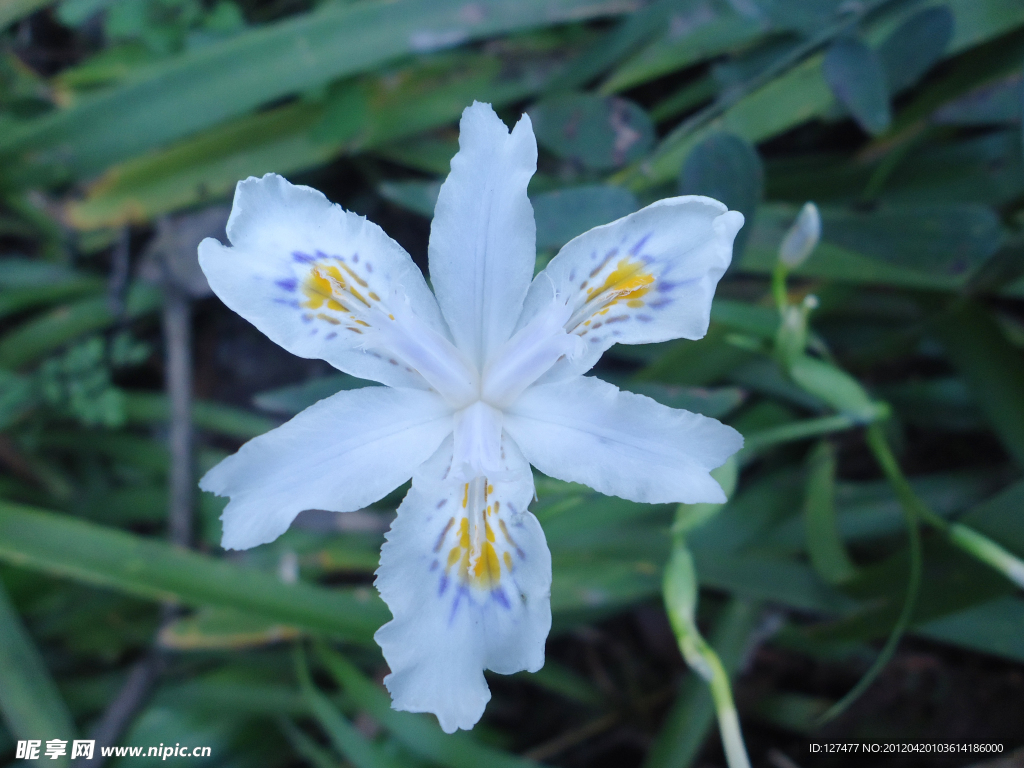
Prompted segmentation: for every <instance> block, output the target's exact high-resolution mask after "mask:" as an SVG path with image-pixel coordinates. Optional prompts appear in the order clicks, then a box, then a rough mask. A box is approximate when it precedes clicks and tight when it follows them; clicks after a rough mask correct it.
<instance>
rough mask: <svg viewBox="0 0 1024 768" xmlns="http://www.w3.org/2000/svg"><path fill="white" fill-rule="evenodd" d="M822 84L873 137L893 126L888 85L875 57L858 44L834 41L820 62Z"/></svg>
mask: <svg viewBox="0 0 1024 768" xmlns="http://www.w3.org/2000/svg"><path fill="white" fill-rule="evenodd" d="M821 66H822V72H823V74H824V76H825V82H827V83H828V87H829V88H831V89H832V93H833V94H834V95H835V97H836V99H838V100H839V102H840V103H841V104H842V105H843V106H844V107H846V108H847V109H848V110H850V114H851V115H852V116H853V119H854V120H856V121H857V124H858V125H860V127H861V128H863V129H864V130H865V131H867V132H868V133H870V134H871V135H872V136H874V135H877V134H879V133H882V132H883V131H885V130H886V129H887V128H888V127H889V123H891V122H892V112H891V110H890V109H889V84H888V82H887V80H886V77H885V70H884V69H883V68H882V62H881V61H880V60H879V57H878V55H877V54H876V53H875V52H874V51H873V50H871V49H870V48H868V47H867V46H866V45H865V44H864V43H862V42H861V41H860V40H855V39H853V38H842V39H840V40H836V42H834V43H833V44H832V47H831V48H829V49H828V52H827V53H826V54H825V60H824V61H823V62H822V65H821Z"/></svg>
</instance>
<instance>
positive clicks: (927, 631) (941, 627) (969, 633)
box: [914, 595, 1024, 663]
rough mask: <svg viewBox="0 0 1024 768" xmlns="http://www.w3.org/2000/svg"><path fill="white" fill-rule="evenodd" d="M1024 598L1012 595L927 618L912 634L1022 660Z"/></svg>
mask: <svg viewBox="0 0 1024 768" xmlns="http://www.w3.org/2000/svg"><path fill="white" fill-rule="evenodd" d="M1022 621H1024V600H1021V599H1020V598H1019V597H1015V596H1012V595H1006V596H1004V597H998V598H996V599H995V600H991V601H988V602H984V603H981V604H979V605H974V606H971V607H970V608H967V609H965V610H963V611H960V612H958V613H954V614H949V615H946V616H942V617H941V618H938V619H933V620H931V621H928V622H926V623H924V624H921V625H920V626H918V627H916V628H915V629H914V634H915V635H923V636H924V637H927V638H930V639H932V640H938V641H939V642H943V643H951V644H953V645H958V646H960V647H961V648H968V649H970V650H974V651H980V652H981V653H990V654H994V655H996V656H1002V657H1004V658H1007V659H1013V660H1014V661H1016V662H1018V663H1020V662H1024V633H1022V632H1021V631H1020V627H1021V622H1022Z"/></svg>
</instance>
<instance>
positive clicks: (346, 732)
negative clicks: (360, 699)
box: [295, 646, 399, 768]
mask: <svg viewBox="0 0 1024 768" xmlns="http://www.w3.org/2000/svg"><path fill="white" fill-rule="evenodd" d="M295 670H296V674H297V675H298V678H299V688H301V690H302V698H303V699H305V701H306V705H307V706H308V707H309V710H310V712H312V713H313V717H315V718H316V721H317V722H318V723H319V724H320V727H321V728H323V730H324V732H325V733H326V734H327V737H328V738H329V739H330V740H331V744H332V745H334V748H335V749H336V750H338V752H340V753H341V754H343V755H344V756H345V758H346V759H347V760H348V761H349V762H351V763H352V765H354V766H355V768H399V763H398V762H397V761H396V760H395V758H393V757H391V756H390V755H388V754H386V753H385V752H384V751H383V750H381V748H380V747H379V746H378V745H377V744H374V743H373V742H372V741H370V740H369V739H367V738H366V737H365V736H363V734H362V733H360V732H359V731H358V730H357V729H356V727H355V726H354V725H352V723H350V722H349V721H348V720H347V719H346V718H345V716H344V715H343V714H341V712H339V711H338V710H337V709H336V708H335V707H334V705H333V704H331V701H330V699H328V698H327V697H326V696H324V695H323V694H322V693H320V691H318V690H317V689H316V687H315V686H314V685H313V680H312V678H311V677H310V674H309V665H308V664H307V662H306V654H305V653H304V652H303V650H302V647H301V646H296V647H295Z"/></svg>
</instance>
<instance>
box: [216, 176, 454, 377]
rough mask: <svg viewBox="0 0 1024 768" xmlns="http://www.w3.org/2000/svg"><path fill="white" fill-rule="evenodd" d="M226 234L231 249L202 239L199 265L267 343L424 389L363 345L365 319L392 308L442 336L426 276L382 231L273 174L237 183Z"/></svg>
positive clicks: (387, 356) (408, 372)
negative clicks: (403, 311) (268, 339)
mask: <svg viewBox="0 0 1024 768" xmlns="http://www.w3.org/2000/svg"><path fill="white" fill-rule="evenodd" d="M227 234H228V239H229V240H230V241H231V246H230V247H228V246H224V245H222V244H221V243H219V242H217V241H216V240H214V239H212V238H207V239H206V240H204V241H203V242H202V243H201V244H200V246H199V263H200V265H201V266H202V268H203V272H204V273H205V274H206V277H207V279H208V280H209V282H210V287H211V288H212V289H213V291H214V293H216V294H217V295H218V296H219V297H220V298H221V300H222V301H223V302H224V303H225V304H227V305H228V306H229V307H230V308H231V309H233V310H234V311H235V312H237V313H238V314H240V315H241V316H242V317H244V318H245V319H246V320H248V321H249V322H250V323H252V324H253V325H255V326H256V327H257V328H259V329H260V330H261V331H263V333H265V334H266V335H267V336H269V337H270V339H271V340H272V341H274V342H276V343H277V344H280V345H281V346H282V347H284V348H285V349H287V350H288V351H289V352H291V353H293V354H296V355H298V356H299V357H310V358H321V359H323V360H326V361H327V362H329V363H330V364H331V365H333V366H334V367H335V368H338V369H340V370H342V371H345V372H346V373H350V374H352V375H353V376H359V377H360V378H364V379H373V380H375V381H379V382H381V383H383V384H388V385H391V386H406V387H419V388H426V387H427V386H428V385H427V383H426V382H425V381H424V380H423V378H421V377H420V376H419V375H418V374H417V373H415V371H414V370H413V366H411V365H410V364H409V362H408V361H407V360H404V359H402V358H400V357H397V356H395V355H393V354H391V353H390V351H389V350H387V349H383V348H381V347H380V346H379V345H377V346H374V345H372V344H369V343H368V342H369V341H370V337H369V335H368V320H367V318H368V317H369V316H370V315H373V316H375V317H378V318H386V317H387V316H389V315H395V314H397V312H396V309H397V310H405V311H406V313H409V312H411V313H413V314H414V315H415V316H416V317H417V318H418V319H419V320H420V321H421V322H422V323H423V324H425V325H426V326H428V327H429V328H430V329H431V330H433V332H434V333H436V334H439V335H441V336H443V337H446V338H447V337H448V329H447V326H446V325H445V323H444V320H443V319H442V318H441V313H440V311H439V310H438V307H437V302H436V301H435V300H434V297H433V295H432V294H431V293H430V289H429V288H428V287H427V284H426V281H425V280H424V279H423V274H422V273H421V272H420V270H419V268H418V267H417V266H416V265H415V264H414V263H413V261H412V259H411V258H410V257H409V254H407V253H406V252H405V251H404V250H403V249H402V247H401V246H400V245H398V243H396V242H395V241H394V240H392V239H391V238H390V237H388V236H387V235H386V234H384V231H383V230H382V229H381V228H380V227H378V226H377V225H376V224H374V223H372V222H369V221H367V220H366V219H364V218H363V217H362V216H357V215H356V214H354V213H350V212H349V211H346V210H344V209H343V208H342V207H341V206H339V205H335V204H333V203H331V202H330V201H329V200H328V199H327V198H326V197H324V196H323V194H321V193H320V192H318V191H316V190H315V189H310V188H309V187H302V186H295V185H293V184H290V183H289V182H288V181H287V180H285V179H284V178H282V177H280V176H278V175H276V174H272V173H271V174H267V175H266V176H264V177H263V178H260V179H257V178H255V177H250V178H248V179H246V180H245V181H240V182H239V183H238V186H237V188H236V189H235V200H234V204H233V206H232V208H231V218H230V219H228V225H227ZM371 319H372V318H371Z"/></svg>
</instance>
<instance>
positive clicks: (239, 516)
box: [199, 103, 743, 733]
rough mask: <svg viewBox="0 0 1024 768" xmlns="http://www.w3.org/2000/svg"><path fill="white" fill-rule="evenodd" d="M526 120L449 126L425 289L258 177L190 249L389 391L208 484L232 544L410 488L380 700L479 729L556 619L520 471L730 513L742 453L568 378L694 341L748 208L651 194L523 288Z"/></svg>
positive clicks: (298, 340) (533, 659) (390, 540)
mask: <svg viewBox="0 0 1024 768" xmlns="http://www.w3.org/2000/svg"><path fill="white" fill-rule="evenodd" d="M536 166H537V144H536V141H535V139H534V136H533V129H532V126H531V124H530V119H529V117H526V116H524V117H523V118H522V119H521V120H520V121H519V123H518V124H517V125H516V127H515V129H514V130H513V131H512V132H511V133H509V131H508V129H507V128H506V127H505V125H504V124H503V123H502V122H501V120H500V119H499V118H498V116H497V115H496V114H495V113H494V111H493V110H492V109H491V107H490V106H489V105H487V104H480V103H475V104H473V106H471V107H469V108H468V109H466V111H465V112H464V113H463V116H462V122H461V135H460V137H459V152H458V154H457V155H455V157H454V158H453V159H452V164H451V167H452V170H451V173H450V174H449V176H448V179H447V181H445V183H444V186H442V187H441V192H440V196H439V197H438V201H437V208H436V210H435V215H434V221H433V225H432V227H431V231H430V247H429V260H430V276H431V278H432V280H433V287H434V292H433V293H431V291H430V289H429V288H428V287H427V283H426V281H425V280H424V279H423V275H422V274H421V272H420V270H419V269H418V268H417V267H416V265H415V264H413V261H412V259H411V258H410V257H409V255H408V254H407V253H406V252H405V251H404V250H403V249H402V248H401V247H400V246H399V245H398V244H397V243H395V241H394V240H392V239H390V238H389V237H388V236H387V235H386V234H384V232H383V231H382V230H381V228H380V227H378V226H377V225H375V224H372V223H371V222H369V221H367V220H366V219H364V218H362V217H361V216H357V215H356V214H354V213H350V212H348V211H345V210H344V209H342V208H341V207H340V206H337V205H333V204H331V203H330V202H329V201H328V200H327V199H326V198H325V197H324V196H323V195H322V194H321V193H319V192H317V191H316V190H314V189H310V188H309V187H297V186H293V185H291V184H289V183H288V182H287V181H286V180H285V179H283V178H281V177H280V176H277V175H274V174H268V175H266V176H264V177H263V178H262V179H257V178H249V179H246V180H245V181H242V182H240V183H239V184H238V188H237V190H236V192H235V200H234V207H233V208H232V210H231V218H230V219H229V220H228V225H227V234H228V238H229V240H230V241H231V246H230V247H227V246H224V245H221V244H220V243H219V242H217V241H216V240H213V239H207V240H204V241H203V243H202V244H201V245H200V246H199V259H200V263H201V264H202V267H203V271H204V272H205V273H206V276H207V278H208V279H209V282H210V285H211V287H212V288H213V290H214V291H215V292H216V293H217V295H218V296H219V297H220V298H221V299H222V300H223V301H224V303H225V304H227V305H228V306H229V307H230V308H231V309H233V310H234V311H236V312H238V313H239V314H240V315H242V316H243V317H244V318H246V319H247V320H249V321H250V322H251V323H253V324H254V325H255V326H256V327H257V328H259V329H260V330H261V331H263V332H264V333H265V334H267V336H269V337H270V338H271V339H273V340H274V341H275V342H277V343H278V344H280V345H281V346H283V347H284V348H285V349H287V350H289V351H290V352H292V353H293V354H296V355H299V356H300V357H308V358H321V359H323V360H326V361H327V362H329V363H331V364H332V365H333V366H335V367H336V368H338V369H340V370H342V371H345V372H346V373H350V374H352V375H354V376H358V377H361V378H364V379H373V380H375V381H377V382H380V383H381V384H384V385H385V386H383V387H366V388H364V389H356V390H350V391H343V392H339V393H338V394H336V395H334V396H332V397H329V398H327V399H325V400H322V401H320V402H319V403H317V404H316V405H313V406H311V407H310V408H307V409H306V410H305V411H304V412H302V413H301V414H299V415H298V416H296V417H295V418H294V419H292V420H291V421H289V422H288V423H287V424H285V425H283V426H281V427H279V428H277V429H275V430H273V431H271V432H268V433H267V434H265V435H262V436H261V437H257V438H256V439H254V440H251V441H249V442H248V443H246V444H245V445H244V446H242V448H241V450H239V451H238V453H236V454H235V455H233V456H230V457H228V458H227V459H225V460H224V461H222V462H221V463H220V464H218V465H217V466H216V467H214V468H213V469H212V470H210V472H209V473H208V474H207V475H206V476H205V477H204V478H203V480H202V482H201V487H202V488H203V489H204V490H207V491H212V492H213V493H216V494H218V495H221V496H230V497H231V501H230V503H228V505H227V507H226V508H225V510H224V515H223V518H222V519H223V521H224V540H223V544H224V547H225V548H228V549H246V548H248V547H254V546H256V545H258V544H263V543H266V542H269V541H273V540H274V539H276V538H277V537H278V536H280V535H281V534H282V533H284V531H285V530H286V529H287V528H288V526H289V525H290V524H291V522H292V520H293V519H294V518H295V516H296V515H297V514H298V513H299V512H300V511H302V510H304V509H326V510H335V511H338V512H347V511H350V510H355V509H359V508H361V507H364V506H366V505H367V504H370V503H372V502H374V501H377V500H378V499H380V498H381V497H383V496H385V495H386V494H387V493H389V492H390V491H392V490H393V489H394V488H396V487H397V486H399V485H401V484H402V483H404V482H405V481H406V480H408V479H409V478H410V477H412V490H411V491H410V492H409V494H408V495H407V496H406V497H405V500H404V501H403V502H402V505H401V507H399V509H398V517H397V518H396V519H395V521H394V524H393V525H392V526H391V530H390V531H389V533H388V535H387V543H385V544H384V548H383V550H382V551H381V561H380V568H379V569H378V571H377V581H376V586H377V588H378V589H379V590H380V594H381V597H383V599H384V601H385V602H386V603H387V605H388V607H389V608H390V609H391V613H392V615H393V616H394V618H393V620H392V621H390V622H389V623H388V624H386V625H385V626H383V627H381V629H380V630H379V631H378V632H377V634H376V640H377V642H378V643H379V644H380V646H381V648H382V649H383V651H384V657H385V659H387V662H388V664H389V665H390V667H391V674H390V675H389V676H388V677H387V678H385V681H384V682H385V684H386V685H387V687H388V689H389V690H390V691H391V695H392V698H393V702H394V707H395V708H396V709H401V710H408V711H412V712H433V713H434V714H436V715H437V718H438V720H439V721H440V723H441V727H442V728H444V730H445V731H447V732H449V733H451V732H453V731H455V730H456V729H457V728H472V727H473V725H474V724H475V723H476V722H477V721H478V720H479V719H480V716H481V715H482V714H483V711H484V706H485V705H486V703H487V701H488V699H489V698H490V691H489V690H488V688H487V683H486V681H485V680H484V675H483V670H484V669H491V670H493V671H495V672H500V673H502V674H510V673H512V672H517V671H519V670H523V669H525V670H529V671H531V672H534V671H536V670H538V669H540V667H541V666H542V665H543V663H544V642H545V639H546V637H547V634H548V630H549V629H550V627H551V608H550V601H549V595H550V589H551V555H550V553H549V552H548V548H547V544H546V542H545V540H544V533H543V531H542V530H541V527H540V524H539V523H538V522H537V519H536V518H535V517H534V516H533V515H532V514H531V513H530V512H529V511H527V506H528V505H529V503H530V500H531V499H532V498H533V495H534V485H533V474H532V472H531V470H530V465H531V464H532V465H533V466H535V467H536V468H537V469H539V470H540V471H541V472H544V473H545V474H547V475H550V476H552V477H556V478H560V479H562V480H566V481H571V482H577V483H584V484H586V485H589V486H590V487H592V488H594V489H596V490H598V491H600V492H602V493H606V494H612V495H615V496H621V497H623V498H626V499H630V500H631V501H638V502H649V503H663V502H685V503H691V504H692V503H697V502H723V501H725V496H724V494H723V493H722V489H721V488H720V487H719V485H718V484H717V483H716V482H715V480H714V479H712V478H711V476H710V475H709V474H708V473H709V470H711V469H713V468H715V467H717V466H720V465H721V464H722V463H724V462H725V460H726V459H727V458H728V457H729V456H730V455H731V454H733V453H734V452H736V451H737V450H738V449H739V448H740V446H741V445H742V438H741V437H740V435H739V434H738V433H737V432H736V431H735V430H733V429H731V428H730V427H727V426H724V425H722V424H720V423H719V422H717V421H715V420H714V419H710V418H706V417H704V416H700V415H697V414H693V413H689V412H687V411H681V410H674V409H671V408H667V407H665V406H663V405H660V404H658V403H656V402H655V401H654V400H651V399H650V398H647V397H642V396H640V395H636V394H631V393H629V392H622V391H620V390H619V389H617V388H616V387H614V386H612V385H611V384H607V383H606V382H604V381H601V380H599V379H596V378H593V377H589V376H585V375H584V374H585V373H586V372H587V371H588V370H590V368H591V367H592V366H593V365H594V364H595V363H596V362H597V360H598V358H599V357H600V356H601V354H602V353H603V352H604V351H605V350H606V349H608V347H610V346H611V345H612V344H614V343H616V342H618V343H622V344H643V343H648V342H658V341H666V340H668V339H675V338H686V339H699V338H701V337H702V336H703V335H704V334H705V333H706V332H707V327H708V318H709V313H710V309H711V299H712V296H713V295H714V291H715V286H716V284H717V283H718V280H719V278H720V277H721V276H722V273H723V272H725V270H726V268H727V267H728V266H729V261H730V259H731V257H732V242H733V238H734V237H735V235H736V232H737V231H738V230H739V228H740V227H741V226H742V224H743V216H742V215H741V214H739V213H737V212H735V211H729V210H727V208H726V207H725V206H724V205H722V204H721V203H719V202H717V201H715V200H711V199H709V198H706V197H676V198H672V199H669V200H661V201H659V202H657V203H654V204H653V205H650V206H648V207H646V208H644V209H643V210H641V211H638V212H637V213H634V214H632V215H630V216H627V217H625V218H623V219H619V220H618V221H615V222H613V223H611V224H607V225H605V226H601V227H597V228H595V229H592V230H590V231H589V232H587V233H585V234H583V235H580V236H579V237H577V238H576V239H575V240H573V241H572V242H570V243H569V244H568V245H566V246H565V247H564V248H563V249H562V250H561V252H560V253H559V254H558V255H557V256H556V257H555V258H554V260H553V261H552V262H551V263H550V264H549V265H548V266H547V268H546V269H544V271H543V272H541V273H540V274H539V275H537V277H536V278H533V270H534V260H535V236H536V227H535V225H534V219H533V208H532V206H531V205H530V200H529V198H528V197H527V195H526V186H527V183H528V182H529V180H530V177H531V176H533V174H534V172H535V170H536Z"/></svg>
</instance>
